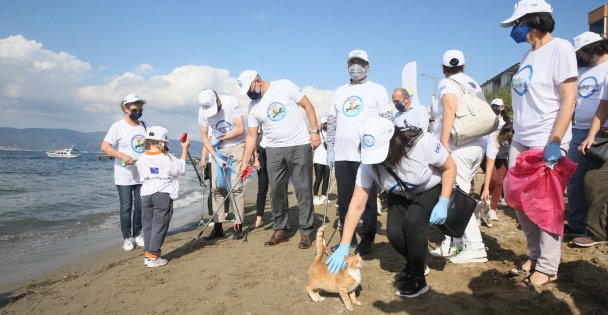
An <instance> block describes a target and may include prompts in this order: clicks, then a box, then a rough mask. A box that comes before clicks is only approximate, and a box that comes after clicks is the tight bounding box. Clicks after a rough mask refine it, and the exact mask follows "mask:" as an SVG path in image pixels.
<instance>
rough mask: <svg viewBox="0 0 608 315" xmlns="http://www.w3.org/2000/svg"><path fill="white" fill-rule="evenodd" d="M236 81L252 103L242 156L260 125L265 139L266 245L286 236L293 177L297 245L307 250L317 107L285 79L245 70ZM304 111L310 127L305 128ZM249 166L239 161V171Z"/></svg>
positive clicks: (252, 146) (251, 149) (246, 158)
mask: <svg viewBox="0 0 608 315" xmlns="http://www.w3.org/2000/svg"><path fill="white" fill-rule="evenodd" d="M238 84H239V90H240V94H241V95H245V94H247V96H249V98H250V99H251V103H252V106H250V108H251V110H250V111H249V114H248V118H247V122H248V124H247V125H248V130H247V137H246V140H245V151H244V152H243V158H242V160H243V161H249V160H250V159H251V157H252V154H253V152H254V150H255V145H256V140H257V137H258V131H259V128H260V127H262V128H263V129H264V138H265V140H266V157H267V160H266V163H267V165H266V167H267V170H268V178H269V181H270V189H271V190H272V193H271V195H270V199H271V208H272V214H273V217H274V226H273V229H274V233H273V235H272V236H271V237H270V239H269V240H268V241H266V243H264V245H265V246H273V245H277V244H279V243H282V242H286V241H287V240H289V237H288V236H287V232H286V229H287V219H288V215H289V208H288V202H287V189H288V185H289V179H290V178H291V180H292V182H293V186H294V189H295V194H296V197H297V199H298V208H299V216H298V221H299V225H300V235H301V239H300V243H299V244H298V248H300V249H306V248H309V247H310V246H311V245H312V231H313V230H312V229H313V227H312V225H313V219H314V208H313V204H312V150H313V149H315V148H317V147H318V146H319V144H320V143H321V137H320V135H319V133H320V132H321V131H320V130H319V126H318V125H317V116H316V113H315V108H314V107H313V105H312V104H311V103H310V101H309V100H308V98H307V97H306V95H304V93H302V90H300V88H298V87H297V86H296V85H295V84H294V83H293V82H291V81H289V80H277V81H270V82H266V81H263V80H262V78H261V77H260V76H259V75H258V73H257V71H254V70H245V71H243V72H241V74H240V75H239V78H238ZM302 110H304V112H302ZM304 114H305V115H306V118H307V119H308V124H309V126H310V128H312V129H311V130H309V129H308V128H307V127H306V122H305V118H304ZM247 167H248V165H247V163H243V165H242V166H241V173H243V172H245V171H246V170H247Z"/></svg>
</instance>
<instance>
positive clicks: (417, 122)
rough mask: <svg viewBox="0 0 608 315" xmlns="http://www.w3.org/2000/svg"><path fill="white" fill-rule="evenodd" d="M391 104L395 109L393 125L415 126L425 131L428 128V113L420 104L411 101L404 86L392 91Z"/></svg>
mask: <svg viewBox="0 0 608 315" xmlns="http://www.w3.org/2000/svg"><path fill="white" fill-rule="evenodd" d="M392 97H393V104H395V108H396V109H397V113H395V126H396V127H399V128H405V126H406V125H409V126H416V127H418V128H420V129H422V130H423V131H425V132H428V130H429V114H428V113H427V111H426V108H425V107H424V106H422V105H420V104H414V103H412V100H411V99H410V94H409V93H408V92H407V91H406V90H405V89H404V88H396V89H395V91H393V95H392Z"/></svg>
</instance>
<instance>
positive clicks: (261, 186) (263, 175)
mask: <svg viewBox="0 0 608 315" xmlns="http://www.w3.org/2000/svg"><path fill="white" fill-rule="evenodd" d="M258 138H261V136H258ZM258 161H260V169H259V170H258V196H257V200H256V203H255V215H257V216H258V217H261V216H264V208H265V207H266V194H267V193H268V183H269V182H268V171H267V170H266V149H264V148H262V147H261V146H258Z"/></svg>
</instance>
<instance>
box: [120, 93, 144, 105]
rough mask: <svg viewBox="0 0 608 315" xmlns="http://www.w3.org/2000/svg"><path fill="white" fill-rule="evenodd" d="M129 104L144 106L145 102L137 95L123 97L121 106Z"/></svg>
mask: <svg viewBox="0 0 608 315" xmlns="http://www.w3.org/2000/svg"><path fill="white" fill-rule="evenodd" d="M129 103H142V104H146V101H144V100H143V99H142V98H141V97H139V95H137V94H133V93H131V94H129V95H127V96H125V98H124V99H123V100H122V105H127V104H129Z"/></svg>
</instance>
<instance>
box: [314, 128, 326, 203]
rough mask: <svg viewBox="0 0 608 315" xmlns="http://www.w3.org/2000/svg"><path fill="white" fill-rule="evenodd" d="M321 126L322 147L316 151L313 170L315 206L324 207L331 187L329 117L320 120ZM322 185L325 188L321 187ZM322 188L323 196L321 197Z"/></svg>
mask: <svg viewBox="0 0 608 315" xmlns="http://www.w3.org/2000/svg"><path fill="white" fill-rule="evenodd" d="M320 124H321V145H320V146H318V147H317V148H316V149H315V153H314V155H313V157H312V163H313V168H314V170H315V182H314V184H313V188H312V192H313V195H314V197H313V204H314V205H315V206H318V205H322V204H324V203H325V202H327V186H328V185H329V175H330V174H329V173H330V170H329V166H327V149H326V147H327V140H326V139H327V117H323V118H321V120H320ZM321 183H323V186H322V187H321ZM319 187H321V195H319Z"/></svg>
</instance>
